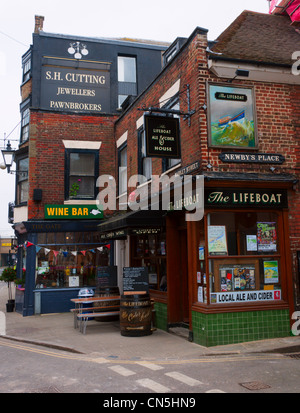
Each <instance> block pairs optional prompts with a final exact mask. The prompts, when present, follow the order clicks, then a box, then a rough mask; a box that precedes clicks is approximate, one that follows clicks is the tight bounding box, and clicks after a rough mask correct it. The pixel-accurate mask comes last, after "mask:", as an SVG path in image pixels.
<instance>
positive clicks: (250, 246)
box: [246, 235, 257, 251]
mask: <svg viewBox="0 0 300 413" xmlns="http://www.w3.org/2000/svg"><path fill="white" fill-rule="evenodd" d="M246 241H247V251H257V239H256V235H246Z"/></svg>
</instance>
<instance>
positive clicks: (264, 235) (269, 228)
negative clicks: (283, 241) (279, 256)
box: [257, 222, 277, 252]
mask: <svg viewBox="0 0 300 413" xmlns="http://www.w3.org/2000/svg"><path fill="white" fill-rule="evenodd" d="M257 251H258V252H274V251H277V232H276V222H258V223H257Z"/></svg>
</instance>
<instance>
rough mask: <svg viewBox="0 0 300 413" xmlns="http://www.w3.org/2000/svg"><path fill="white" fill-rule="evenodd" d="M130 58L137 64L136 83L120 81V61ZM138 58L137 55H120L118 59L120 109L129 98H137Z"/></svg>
mask: <svg viewBox="0 0 300 413" xmlns="http://www.w3.org/2000/svg"><path fill="white" fill-rule="evenodd" d="M121 58H128V59H133V60H134V63H135V71H134V78H135V81H134V82H133V81H128V80H120V71H119V67H120V65H119V59H121ZM137 78H138V73H137V56H135V55H125V54H119V55H118V57H117V81H118V108H119V109H121V107H122V104H123V102H124V101H125V100H126V99H127V97H128V96H137V94H138V93H137Z"/></svg>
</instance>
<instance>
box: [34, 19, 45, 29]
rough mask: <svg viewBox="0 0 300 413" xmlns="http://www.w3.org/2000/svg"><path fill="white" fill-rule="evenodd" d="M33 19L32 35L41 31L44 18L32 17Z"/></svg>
mask: <svg viewBox="0 0 300 413" xmlns="http://www.w3.org/2000/svg"><path fill="white" fill-rule="evenodd" d="M34 18H35V26H34V33H38V32H39V31H40V30H43V25H44V18H45V17H44V16H34Z"/></svg>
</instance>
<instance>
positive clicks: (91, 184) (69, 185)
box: [65, 149, 99, 199]
mask: <svg viewBox="0 0 300 413" xmlns="http://www.w3.org/2000/svg"><path fill="white" fill-rule="evenodd" d="M98 174H99V152H98V151H94V150H83V149H78V150H71V149H67V150H66V169H65V176H66V179H65V198H66V199H95V198H96V179H97V178H98Z"/></svg>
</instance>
